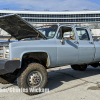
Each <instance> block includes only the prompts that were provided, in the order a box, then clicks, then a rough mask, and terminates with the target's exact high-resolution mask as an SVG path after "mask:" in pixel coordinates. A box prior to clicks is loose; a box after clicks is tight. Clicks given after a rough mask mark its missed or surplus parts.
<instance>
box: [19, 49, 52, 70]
mask: <svg viewBox="0 0 100 100" xmlns="http://www.w3.org/2000/svg"><path fill="white" fill-rule="evenodd" d="M34 52H43V53H46V54H47V55H48V62H49V66H50V61H51V60H50V56H49V53H48V52H47V51H44V50H42V51H41V50H30V51H24V52H22V53H21V56H20V66H19V68H21V65H22V58H23V55H24V54H26V53H34Z"/></svg>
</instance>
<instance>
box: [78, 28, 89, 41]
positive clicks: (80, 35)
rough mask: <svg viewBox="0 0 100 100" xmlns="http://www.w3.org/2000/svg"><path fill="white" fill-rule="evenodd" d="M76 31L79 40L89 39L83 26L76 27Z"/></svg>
mask: <svg viewBox="0 0 100 100" xmlns="http://www.w3.org/2000/svg"><path fill="white" fill-rule="evenodd" d="M76 32H77V35H78V38H79V40H84V41H85V40H90V37H89V33H88V31H87V30H86V29H83V28H76Z"/></svg>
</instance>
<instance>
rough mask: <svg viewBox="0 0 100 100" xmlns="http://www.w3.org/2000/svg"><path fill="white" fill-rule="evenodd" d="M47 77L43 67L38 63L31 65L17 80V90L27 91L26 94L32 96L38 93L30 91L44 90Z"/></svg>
mask: <svg viewBox="0 0 100 100" xmlns="http://www.w3.org/2000/svg"><path fill="white" fill-rule="evenodd" d="M47 80H48V75H47V71H46V69H45V67H44V66H43V65H41V64H39V63H31V64H29V65H28V67H27V68H26V69H25V70H24V71H23V72H22V73H21V75H20V76H19V77H18V78H17V84H18V86H19V88H23V89H24V88H25V89H28V91H25V93H26V94H29V95H34V94H37V93H39V92H35V91H30V89H39V88H44V87H45V86H46V84H47Z"/></svg>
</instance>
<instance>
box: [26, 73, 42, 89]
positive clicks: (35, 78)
mask: <svg viewBox="0 0 100 100" xmlns="http://www.w3.org/2000/svg"><path fill="white" fill-rule="evenodd" d="M41 81H42V75H41V73H40V72H38V71H33V72H31V73H30V74H29V75H28V78H27V82H28V85H29V86H30V87H35V88H36V87H38V86H39V85H40V84H41Z"/></svg>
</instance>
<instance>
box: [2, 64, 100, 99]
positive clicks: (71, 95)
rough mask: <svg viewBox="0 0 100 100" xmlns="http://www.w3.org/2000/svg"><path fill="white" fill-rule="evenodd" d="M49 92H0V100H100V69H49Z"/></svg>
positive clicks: (5, 87) (5, 85)
mask: <svg viewBox="0 0 100 100" xmlns="http://www.w3.org/2000/svg"><path fill="white" fill-rule="evenodd" d="M7 88H15V89H18V86H17V83H16V81H15V82H14V83H13V84H1V83H0V89H7ZM46 88H49V92H47V93H41V94H38V95H33V96H29V95H27V94H24V93H22V92H0V100H100V67H97V68H93V67H91V66H89V67H88V68H87V69H86V71H75V70H73V69H71V67H70V66H62V67H56V68H51V69H48V83H47V86H46Z"/></svg>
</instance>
